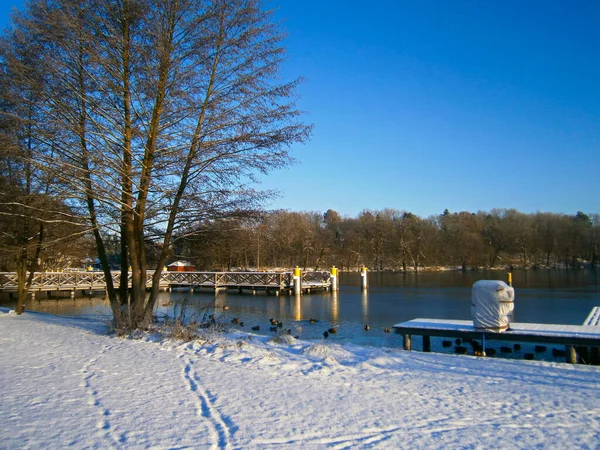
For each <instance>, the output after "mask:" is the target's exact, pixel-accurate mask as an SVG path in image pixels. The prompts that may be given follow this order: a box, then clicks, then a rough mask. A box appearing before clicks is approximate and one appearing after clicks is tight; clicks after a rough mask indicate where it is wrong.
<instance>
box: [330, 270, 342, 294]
mask: <svg viewBox="0 0 600 450" xmlns="http://www.w3.org/2000/svg"><path fill="white" fill-rule="evenodd" d="M331 290H332V291H339V290H340V285H339V283H338V270H337V268H336V267H335V266H333V267H332V268H331Z"/></svg>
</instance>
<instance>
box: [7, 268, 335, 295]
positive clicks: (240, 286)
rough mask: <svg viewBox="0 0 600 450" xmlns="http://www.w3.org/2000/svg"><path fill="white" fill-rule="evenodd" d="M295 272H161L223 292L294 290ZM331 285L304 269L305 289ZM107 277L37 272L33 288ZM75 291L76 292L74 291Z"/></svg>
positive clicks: (92, 283) (102, 285)
mask: <svg viewBox="0 0 600 450" xmlns="http://www.w3.org/2000/svg"><path fill="white" fill-rule="evenodd" d="M153 273H154V272H153V271H148V277H147V280H148V281H147V287H148V288H149V287H150V286H151V283H152V275H153ZM111 275H112V279H113V283H114V285H115V287H118V286H119V283H120V279H121V272H118V271H115V272H112V273H111ZM293 278H294V277H293V274H292V272H169V271H164V272H163V273H162V274H161V281H160V287H161V289H169V290H170V289H176V288H186V289H189V290H190V291H192V292H193V291H194V290H198V289H212V290H214V291H215V292H219V291H221V290H225V289H237V290H238V291H240V292H241V291H244V290H249V291H251V292H253V293H256V292H257V291H266V292H269V293H274V294H276V295H279V293H280V292H285V293H291V292H292V291H293V282H294V280H293ZM17 287H18V283H17V274H16V273H14V272H0V292H8V293H14V292H17ZM329 289H331V274H330V273H329V272H328V271H306V272H302V280H301V291H302V292H310V291H311V290H329ZM105 290H106V281H105V278H104V273H103V272H91V271H89V272H88V271H79V272H36V273H35V274H34V276H33V281H32V283H31V288H30V289H29V292H30V293H31V294H32V295H35V293H36V292H55V291H70V292H72V293H74V292H76V291H105ZM73 295H74V294H73Z"/></svg>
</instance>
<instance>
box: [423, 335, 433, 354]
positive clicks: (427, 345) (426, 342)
mask: <svg viewBox="0 0 600 450" xmlns="http://www.w3.org/2000/svg"><path fill="white" fill-rule="evenodd" d="M423 351H424V352H430V351H431V337H430V336H428V335H426V334H424V335H423Z"/></svg>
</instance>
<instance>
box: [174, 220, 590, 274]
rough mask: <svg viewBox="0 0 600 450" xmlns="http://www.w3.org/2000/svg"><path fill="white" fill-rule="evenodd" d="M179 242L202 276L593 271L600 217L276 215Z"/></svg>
mask: <svg viewBox="0 0 600 450" xmlns="http://www.w3.org/2000/svg"><path fill="white" fill-rule="evenodd" d="M187 231H188V233H187V234H186V233H183V234H181V235H180V236H179V238H178V239H177V240H176V245H175V247H174V253H173V255H172V256H173V257H174V258H180V259H186V260H188V261H190V262H192V263H193V264H194V265H195V266H196V268H197V269H199V270H231V269H264V268H291V267H294V266H300V267H302V268H313V269H328V268H331V267H332V266H336V267H338V268H340V269H341V270H355V269H358V268H359V267H360V266H361V265H365V266H367V267H368V268H369V269H371V270H404V271H407V270H421V269H424V268H436V267H448V266H450V267H456V268H460V269H462V270H468V269H472V268H480V267H486V268H494V267H505V266H518V267H524V268H530V267H538V268H541V267H564V268H577V267H584V266H595V265H597V264H598V244H599V241H600V215H599V214H590V215H588V214H585V213H583V212H577V213H576V214H575V215H567V214H556V213H549V212H538V213H535V214H524V213H521V212H519V211H517V210H515V209H493V210H491V211H490V212H484V211H479V212H477V213H470V212H464V211H463V212H458V213H452V212H450V211H448V210H445V211H444V212H443V213H442V214H440V215H437V216H430V217H427V218H421V217H419V216H417V215H415V214H412V213H410V212H404V211H399V210H395V209H384V210H382V211H371V210H364V211H362V212H361V213H360V214H359V215H358V217H343V216H342V215H340V214H339V213H338V212H336V211H334V210H331V209H330V210H328V211H327V212H325V213H323V214H322V213H320V212H290V211H274V212H270V213H267V214H264V215H262V216H261V217H259V218H257V219H254V220H251V221H248V220H237V219H227V220H221V221H207V222H204V223H202V224H200V225H198V226H196V227H193V228H191V229H189V230H187Z"/></svg>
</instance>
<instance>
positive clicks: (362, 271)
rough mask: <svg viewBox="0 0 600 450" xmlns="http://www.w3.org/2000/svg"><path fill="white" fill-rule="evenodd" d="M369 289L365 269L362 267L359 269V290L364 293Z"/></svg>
mask: <svg viewBox="0 0 600 450" xmlns="http://www.w3.org/2000/svg"><path fill="white" fill-rule="evenodd" d="M368 287H369V283H368V281H367V268H366V267H365V266H362V267H361V268H360V288H361V290H363V291H366V290H367V288H368Z"/></svg>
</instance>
